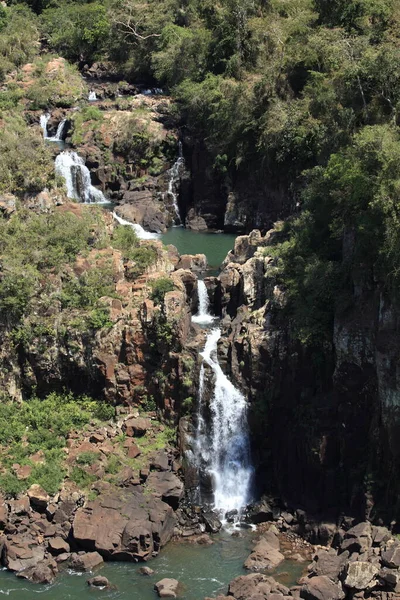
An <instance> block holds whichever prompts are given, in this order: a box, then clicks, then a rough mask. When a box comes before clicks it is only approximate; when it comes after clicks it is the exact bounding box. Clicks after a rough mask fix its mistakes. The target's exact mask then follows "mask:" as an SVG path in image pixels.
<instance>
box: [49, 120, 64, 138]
mask: <svg viewBox="0 0 400 600" xmlns="http://www.w3.org/2000/svg"><path fill="white" fill-rule="evenodd" d="M66 124H67V119H63V120H62V121H60V123H59V124H58V127H57V131H56V135H55V136H54V137H51V138H48V139H49V140H51V141H53V142H62V140H63V133H64V129H65V125H66Z"/></svg>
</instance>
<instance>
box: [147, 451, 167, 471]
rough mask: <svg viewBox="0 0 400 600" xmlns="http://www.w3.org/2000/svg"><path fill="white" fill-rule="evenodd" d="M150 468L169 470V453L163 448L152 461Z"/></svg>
mask: <svg viewBox="0 0 400 600" xmlns="http://www.w3.org/2000/svg"><path fill="white" fill-rule="evenodd" d="M150 468H151V469H153V470H155V471H169V470H170V468H169V459H168V454H167V453H166V452H164V451H163V450H161V452H159V453H158V454H157V456H155V457H154V458H153V459H152V461H151V462H150Z"/></svg>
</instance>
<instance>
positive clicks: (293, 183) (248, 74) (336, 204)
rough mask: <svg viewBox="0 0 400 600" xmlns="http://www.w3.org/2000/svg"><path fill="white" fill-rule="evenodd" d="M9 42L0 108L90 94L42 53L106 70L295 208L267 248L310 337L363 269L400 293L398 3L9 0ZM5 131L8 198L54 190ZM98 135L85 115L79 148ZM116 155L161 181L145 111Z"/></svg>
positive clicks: (122, 134) (26, 139)
mask: <svg viewBox="0 0 400 600" xmlns="http://www.w3.org/2000/svg"><path fill="white" fill-rule="evenodd" d="M0 30H1V42H0V78H1V79H2V80H3V81H4V80H5V78H6V77H8V78H9V79H8V83H7V87H6V88H4V89H3V90H1V91H0V110H2V111H3V112H4V111H5V112H7V111H8V113H9V111H12V110H17V108H16V107H17V106H19V105H20V104H19V103H20V101H21V94H23V95H24V98H25V101H28V103H29V106H30V107H33V108H43V107H45V106H47V105H50V106H53V105H54V106H56V105H60V106H62V105H65V106H70V105H71V103H73V102H75V101H76V99H77V98H79V97H80V95H82V93H83V88H81V85H80V84H79V83H78V79H76V77H77V71H76V67H75V66H74V65H70V64H68V63H66V62H65V61H64V63H60V62H59V61H58V62H57V61H56V62H55V61H54V56H53V58H52V57H51V55H49V56H47V57H46V58H43V50H45V51H46V52H47V51H50V52H54V53H57V54H58V55H61V56H63V57H64V58H65V59H67V60H69V61H71V62H72V63H76V65H77V66H79V67H82V66H84V65H85V64H87V65H90V64H91V63H93V62H94V61H97V60H100V61H105V62H108V64H113V67H112V68H113V69H114V71H113V72H114V73H118V74H119V75H120V76H121V77H125V78H126V79H129V80H130V81H138V80H139V79H140V80H142V81H143V80H144V81H147V82H149V83H151V84H153V85H159V86H163V87H165V88H167V89H168V90H169V91H170V92H171V94H172V95H173V96H174V97H175V98H176V100H177V108H176V110H175V117H176V118H177V119H178V120H180V122H181V123H182V124H184V126H185V131H186V132H187V133H188V134H189V135H190V136H192V137H194V138H197V139H198V140H201V141H202V143H203V144H204V145H205V147H206V149H207V151H208V152H209V154H210V156H211V158H212V161H213V170H214V172H215V174H216V175H217V176H220V177H222V178H225V179H226V181H228V182H230V183H232V182H234V181H235V177H236V176H237V175H238V174H240V173H246V174H248V173H253V174H254V178H256V177H259V176H262V177H263V178H264V179H270V180H271V186H272V187H273V185H274V182H277V183H276V185H277V186H280V187H281V188H283V189H284V190H285V194H286V195H287V196H288V197H290V198H291V202H292V206H293V208H294V207H295V206H296V205H297V208H298V210H297V211H294V212H296V215H295V216H294V217H292V219H291V220H290V221H289V222H288V223H287V225H286V226H285V230H284V234H285V235H286V238H285V240H284V241H283V242H282V243H281V244H280V245H278V246H277V247H275V248H274V249H272V250H271V252H273V253H274V254H275V255H276V256H277V257H278V263H279V276H280V277H281V280H282V283H283V284H285V285H286V286H287V288H288V290H289V296H290V299H291V301H290V302H289V305H288V310H289V311H291V316H292V317H293V319H294V322H295V323H296V328H297V330H298V332H299V336H300V338H301V339H302V340H303V341H310V340H316V339H318V338H321V337H322V338H323V337H324V336H325V335H326V334H327V333H328V334H329V331H330V329H331V326H332V318H333V312H334V310H336V308H337V306H338V304H341V305H342V306H346V305H347V303H348V301H349V295H350V292H351V272H352V270H354V269H357V268H359V265H360V261H361V260H362V261H363V264H364V267H365V266H366V268H367V269H369V270H370V271H371V273H373V277H375V279H376V280H379V281H382V282H383V281H384V282H385V285H386V289H390V290H392V291H393V290H394V291H395V290H397V287H398V283H399V279H398V273H399V264H398V259H397V256H398V252H397V246H398V244H399V242H398V233H397V231H398V225H397V222H398V208H397V205H398V199H397V195H398V189H399V183H398V182H399V177H400V172H399V167H398V164H399V162H398V160H397V156H398V154H399V144H400V141H399V138H398V133H397V127H398V125H399V107H400V43H399V33H400V9H399V6H398V2H396V1H395V0H333V1H332V0H269V1H268V2H266V1H265V0H217V1H213V2H211V1H209V0H161V1H160V0H146V1H145V2H143V1H142V0H141V1H140V2H139V0H128V1H127V2H121V0H95V1H93V2H85V1H84V2H70V1H68V2H67V1H66V0H56V1H54V2H49V1H48V0H28V1H27V2H23V1H19V0H14V1H13V2H12V3H11V5H10V6H9V7H2V8H1V10H0ZM40 44H42V45H40ZM28 61H32V65H33V66H32V67H31V68H29V69H28V70H26V69H25V67H24V68H23V65H24V64H25V63H26V62H28ZM49 64H50V67H49ZM56 66H57V68H56ZM24 69H25V70H24ZM53 71H54V73H53ZM54 74H55V75H54ZM32 76H33V82H32V81H30V78H31V79H32ZM54 76H56V80H54ZM57 78H58V79H57ZM19 82H22V84H23V85H21V84H20V83H19ZM67 84H68V85H67ZM18 118H19V117H18ZM13 119H17V117H13ZM5 122H6V125H5V126H4V125H3V124H2V126H1V128H0V150H1V152H2V155H3V154H6V156H7V159H6V160H5V161H4V165H3V164H2V166H1V167H0V191H11V192H13V193H16V192H21V191H22V190H24V189H28V190H32V191H35V190H38V189H39V188H41V187H43V185H51V175H50V171H49V170H48V164H49V163H48V157H47V155H46V150H45V148H44V147H43V146H42V145H41V144H39V142H36V141H35V142H34V141H33V138H32V139H31V132H30V131H25V130H24V129H23V125H21V121H18V123H19V124H18V126H17V125H15V126H14V121H13V124H12V125H7V119H6V121H5ZM8 123H11V121H10V117H9V116H8ZM15 123H17V121H15ZM101 125H102V116H101V114H99V111H97V112H96V109H93V108H86V109H85V110H82V111H80V112H78V113H77V114H76V115H75V117H74V134H73V141H74V142H75V143H80V142H82V140H84V139H85V131H86V130H87V128H88V127H90V129H91V130H96V129H98V130H100V129H101ZM85 128H86V129H85ZM114 133H115V132H114ZM35 144H36V145H35ZM18 145H20V146H21V147H22V152H21V158H20V160H19V161H16V160H15V154H16V148H17V146H18ZM32 148H34V150H35V154H36V161H35V164H33V163H31V162H30V160H29V156H30V154H31V149H32ZM112 152H113V153H114V154H116V155H119V154H120V155H124V156H127V157H129V159H130V160H131V161H133V162H134V163H135V164H136V165H138V169H140V168H142V167H143V168H144V169H147V170H148V171H149V172H150V171H151V169H152V170H153V172H154V173H157V169H158V168H159V162H160V158H159V157H160V156H161V150H160V147H159V145H158V142H157V143H156V144H154V143H153V141H152V140H151V139H150V136H149V133H148V130H147V125H146V118H145V115H140V114H139V112H137V114H136V116H135V117H134V118H133V117H132V118H131V119H130V120H129V122H127V123H126V127H125V128H120V131H119V132H117V133H115V135H114V134H113V147H112ZM20 164H21V165H22V166H20ZM16 165H18V166H16ZM138 176H139V175H138ZM266 202H268V199H266ZM124 235H126V234H125V233H124V234H122V233H118V232H117V233H116V234H115V238H114V245H115V246H116V247H118V245H120V247H121V248H122V246H123V245H124V244H125V245H126V240H125V241H124V240H123V239H122V238H123V236H124ZM118 236H119V237H118ZM344 239H346V240H350V239H351V240H352V242H351V244H350V243H348V244H347V245H346V244H343V240H344ZM121 244H122V246H121ZM344 246H346V248H347V250H346V252H344V251H343V248H344ZM349 247H351V250H349ZM151 252H152V251H151V250H147V249H146V250H145V249H144V248H142V247H140V246H138V245H132V247H131V248H130V249H129V251H127V256H126V258H127V259H130V260H132V261H133V262H139V263H141V264H143V265H145V264H148V263H149V262H151V260H152V256H151ZM134 275H135V273H133V276H134ZM29 281H30V275H29V272H28V277H27V282H28V283H27V285H30V283H29ZM9 285H10V286H11V285H12V282H9ZM24 285H25V284H24ZM85 285H86V283H85ZM20 287H21V290H23V288H24V286H20ZM83 287H85V286H83ZM78 288H79V290H80V292H79V293H81V291H82V289H81V287H80V286H78ZM78 288H76V289H78ZM21 293H22V292H21ZM22 296H23V293H22ZM23 302H24V300H23V298H22V303H23ZM310 306H312V309H310ZM16 310H17V311H18V310H20V309H19V308H18V307H17V309H16Z"/></svg>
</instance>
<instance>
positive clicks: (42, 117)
mask: <svg viewBox="0 0 400 600" xmlns="http://www.w3.org/2000/svg"><path fill="white" fill-rule="evenodd" d="M50 117H51V115H50V113H45V114H44V115H40V127H41V128H42V131H43V137H44V139H45V140H47V139H48V136H47V123H48V122H49V119H50Z"/></svg>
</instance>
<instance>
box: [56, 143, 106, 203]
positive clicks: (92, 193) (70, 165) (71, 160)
mask: <svg viewBox="0 0 400 600" xmlns="http://www.w3.org/2000/svg"><path fill="white" fill-rule="evenodd" d="M55 167H56V174H57V175H60V176H61V177H63V178H64V180H65V184H66V186H67V196H68V198H72V199H73V200H79V201H80V202H85V203H87V204H92V203H96V204H104V203H105V202H108V201H107V198H106V197H105V196H104V194H103V193H102V192H101V191H100V190H98V189H97V188H95V187H94V186H93V185H92V182H91V179H90V171H89V169H88V168H87V167H86V165H85V163H84V161H83V158H81V157H80V156H78V154H77V153H76V152H72V151H70V150H66V151H64V152H60V154H59V155H58V156H57V158H56V161H55Z"/></svg>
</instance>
